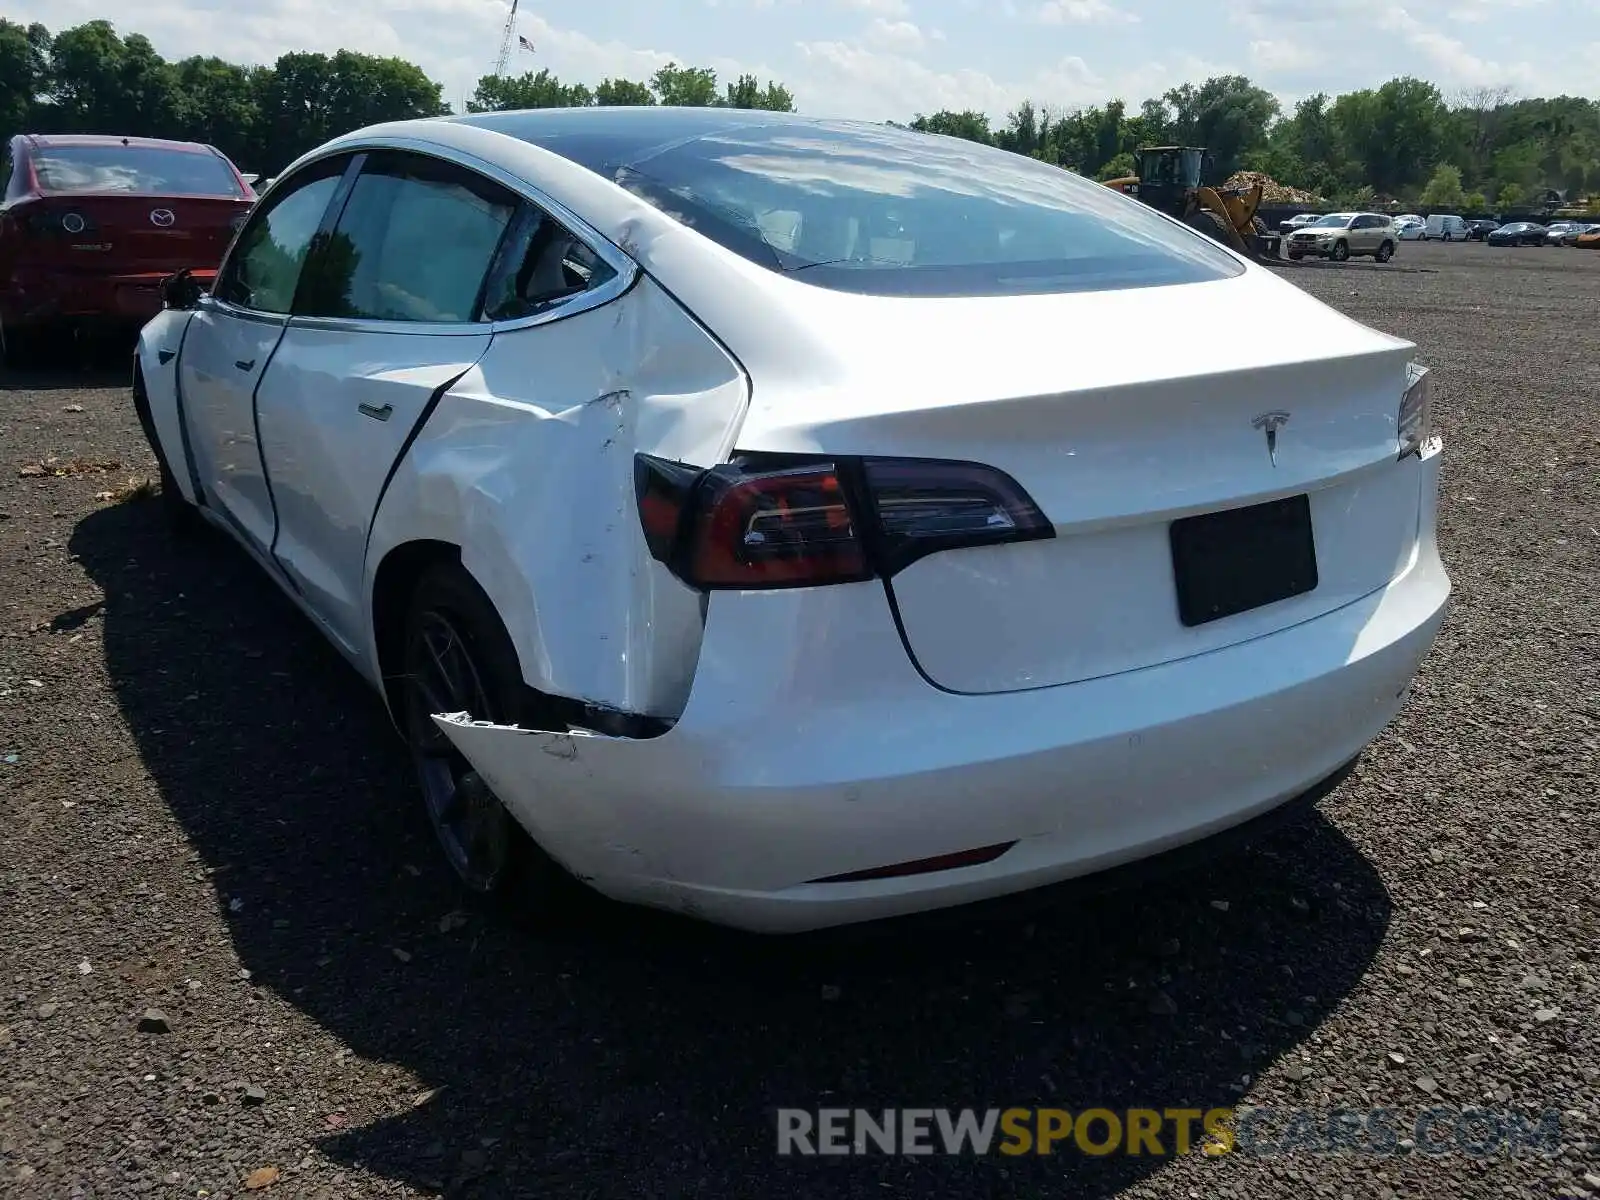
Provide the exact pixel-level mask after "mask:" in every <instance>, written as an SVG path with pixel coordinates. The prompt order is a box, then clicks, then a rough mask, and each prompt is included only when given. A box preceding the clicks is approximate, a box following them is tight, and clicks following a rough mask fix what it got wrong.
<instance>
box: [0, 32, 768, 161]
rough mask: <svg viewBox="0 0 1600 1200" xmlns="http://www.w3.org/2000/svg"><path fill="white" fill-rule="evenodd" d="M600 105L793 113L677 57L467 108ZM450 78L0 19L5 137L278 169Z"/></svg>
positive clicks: (415, 101) (502, 92)
mask: <svg viewBox="0 0 1600 1200" xmlns="http://www.w3.org/2000/svg"><path fill="white" fill-rule="evenodd" d="M594 104H684V105H696V106H701V107H709V106H725V107H732V108H770V109H779V110H781V111H785V112H789V111H793V109H794V98H793V96H791V95H790V94H789V91H788V89H787V88H785V87H784V86H783V85H782V84H779V83H762V82H761V81H760V80H758V79H756V78H755V77H754V76H753V75H744V76H741V77H740V78H739V79H738V80H736V81H734V82H732V83H728V84H726V85H721V86H719V84H718V80H717V75H716V72H715V71H712V70H711V69H709V68H707V67H685V66H680V65H678V64H677V63H670V64H668V65H667V66H665V67H663V68H661V69H660V70H659V71H657V72H656V73H655V74H654V75H653V76H652V77H651V78H650V80H649V81H648V82H639V81H636V80H631V79H606V80H602V81H601V82H600V83H599V84H597V85H595V86H594V87H592V88H591V87H589V86H587V85H585V84H581V83H579V84H565V83H562V82H561V81H560V80H559V79H557V78H555V77H554V76H553V75H551V74H550V72H549V71H538V72H530V73H527V74H524V75H522V76H520V77H516V78H507V77H494V76H485V77H484V78H482V79H480V80H479V81H478V86H477V88H476V90H475V91H474V93H473V96H472V98H471V99H470V100H468V101H467V103H466V107H467V111H469V112H484V111H488V110H491V109H506V108H551V107H565V106H569V105H583V106H587V105H594ZM450 112H451V106H450V105H449V104H448V103H446V101H445V99H444V96H443V86H442V85H441V84H438V83H435V82H434V81H433V80H431V79H429V78H428V76H427V74H426V73H425V72H424V71H423V70H422V68H421V67H418V66H417V65H416V64H414V63H410V62H407V61H405V60H404V59H400V58H381V57H376V56H374V55H370V54H358V53H356V52H355V51H351V50H340V51H339V52H338V53H336V54H332V55H329V54H307V53H295V54H285V55H283V56H282V57H280V58H279V59H278V61H277V62H275V63H273V64H272V65H271V66H241V65H240V64H238V63H230V62H225V61H224V60H222V59H220V58H206V57H201V56H195V57H193V58H186V59H183V60H181V61H179V62H168V61H167V60H165V59H164V58H162V57H161V55H159V54H157V53H156V50H155V47H154V46H152V45H151V44H150V40H149V39H148V38H146V37H144V36H143V35H142V34H137V33H133V34H129V35H127V36H126V37H124V36H121V35H120V34H118V33H117V31H116V29H115V28H114V27H113V26H112V24H111V22H109V21H90V22H88V23H87V24H84V25H79V26H76V27H75V28H72V29H64V30H62V31H61V32H59V33H56V34H52V33H51V32H50V31H49V30H48V29H47V28H46V27H45V26H43V25H39V24H34V25H27V26H24V25H19V24H17V23H16V22H14V21H8V20H5V19H4V18H0V139H3V141H9V140H10V139H11V137H12V135H14V134H17V133H24V132H26V133H117V134H122V135H125V136H129V137H163V138H176V139H179V140H182V141H194V142H204V143H206V144H208V145H212V146H215V147H217V149H219V150H221V151H222V152H223V153H224V154H226V155H227V156H228V157H229V158H231V159H232V160H233V161H234V162H235V163H237V164H238V165H239V167H240V168H241V169H242V170H247V171H257V172H260V173H262V174H266V175H272V174H275V173H277V172H278V171H280V170H282V169H283V167H284V166H286V165H287V164H288V163H290V162H292V161H293V160H294V159H296V158H298V157H299V156H300V155H301V154H303V153H305V152H306V151H307V150H311V149H313V148H315V147H316V146H319V145H321V144H322V143H323V142H325V141H327V140H328V139H329V138H333V137H337V136H339V135H340V134H342V133H348V132H349V131H350V130H352V129H360V128H361V127H363V126H365V125H374V124H377V123H379V122H381V121H399V120H405V119H407V118H411V117H433V116H445V115H447V114H449V113H450Z"/></svg>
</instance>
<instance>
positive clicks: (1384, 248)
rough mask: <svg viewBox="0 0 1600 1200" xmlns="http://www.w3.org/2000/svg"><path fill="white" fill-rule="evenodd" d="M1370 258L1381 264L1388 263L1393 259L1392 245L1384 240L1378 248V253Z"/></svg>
mask: <svg viewBox="0 0 1600 1200" xmlns="http://www.w3.org/2000/svg"><path fill="white" fill-rule="evenodd" d="M1372 257H1373V258H1375V259H1377V260H1378V261H1379V262H1381V263H1385V262H1388V261H1389V260H1390V259H1391V258H1393V257H1394V243H1393V242H1391V241H1389V240H1388V239H1387V238H1385V239H1384V241H1383V244H1382V245H1380V246H1379V247H1378V252H1377V253H1376V254H1374V255H1373V256H1372Z"/></svg>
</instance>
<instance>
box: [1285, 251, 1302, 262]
mask: <svg viewBox="0 0 1600 1200" xmlns="http://www.w3.org/2000/svg"><path fill="white" fill-rule="evenodd" d="M1288 255H1289V261H1290V262H1299V261H1300V260H1301V259H1302V258H1304V257H1305V255H1304V254H1301V253H1300V251H1298V250H1290V251H1288Z"/></svg>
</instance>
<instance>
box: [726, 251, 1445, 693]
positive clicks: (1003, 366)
mask: <svg viewBox="0 0 1600 1200" xmlns="http://www.w3.org/2000/svg"><path fill="white" fill-rule="evenodd" d="M804 290H805V291H815V290H816V289H809V288H808V289H804ZM841 299H843V300H846V301H847V302H846V303H844V304H837V303H833V304H827V305H824V304H821V303H818V302H816V301H815V299H814V298H812V297H799V303H798V305H797V309H798V310H799V311H797V312H796V319H797V324H796V326H795V329H796V331H797V337H798V339H799V344H797V343H795V342H791V343H789V344H788V345H787V347H786V348H785V350H784V351H783V353H784V355H785V357H786V358H787V359H788V360H789V361H791V362H793V361H795V357H796V355H799V354H802V353H809V354H814V355H815V356H817V357H816V361H817V364H818V365H817V367H816V369H815V372H814V374H813V378H812V380H811V384H812V390H811V391H810V393H809V395H807V396H805V397H801V396H798V395H789V394H786V391H787V388H788V387H794V386H796V385H795V384H794V383H792V382H788V383H787V387H786V388H783V389H779V388H776V387H772V388H769V387H767V386H766V383H765V380H764V378H763V373H762V371H761V370H760V369H759V367H757V366H753V367H752V377H753V379H754V380H755V388H754V395H755V402H754V404H753V405H752V409H751V412H750V415H749V417H748V419H747V421H746V424H745V426H744V427H743V429H742V430H741V433H740V437H739V440H738V446H739V448H740V449H742V450H783V451H821V452H823V453H827V454H840V455H846V454H883V455H909V456H926V457H931V458H956V459H965V460H969V461H975V462H980V463H984V464H987V465H989V466H992V467H998V468H1000V469H1001V470H1004V471H1006V472H1007V473H1008V474H1010V475H1011V476H1012V477H1013V478H1014V479H1016V480H1017V482H1018V483H1020V484H1021V485H1022V487H1023V488H1024V489H1026V490H1027V492H1028V493H1029V494H1030V495H1031V496H1032V498H1033V499H1034V501H1035V502H1036V503H1037V504H1038V505H1039V506H1040V508H1041V509H1042V510H1043V512H1044V513H1045V515H1046V516H1047V517H1048V518H1049V520H1050V521H1051V523H1052V525H1053V527H1054V530H1055V535H1056V536H1055V537H1054V538H1050V539H1046V540H1040V541H1033V542H1024V543H1018V544H1010V545H999V546H990V547H982V548H974V549H966V550H955V551H946V552H943V553H939V554H935V555H932V556H930V557H927V558H924V559H922V560H920V561H918V562H916V563H913V564H912V565H911V566H910V567H908V568H906V569H905V570H904V571H902V572H900V573H899V574H898V575H896V576H895V577H894V579H893V580H892V582H891V584H890V589H891V593H892V595H893V598H894V602H895V604H896V606H897V608H898V609H899V613H900V619H901V625H902V629H903V632H904V636H905V639H906V643H907V649H908V651H909V652H910V654H911V655H912V657H913V658H915V659H916V661H917V662H918V664H919V666H920V667H921V668H922V670H923V671H924V673H925V674H926V675H927V676H928V677H929V679H930V680H932V681H933V682H934V683H935V684H937V685H939V686H940V687H943V688H946V689H948V690H951V691H957V692H973V693H986V692H1001V691H1010V690H1019V689H1025V688H1031V687H1044V686H1050V685H1054V684H1062V683H1070V682H1074V681H1078V680H1083V679H1089V678H1094V677H1096V676H1101V675H1107V674H1112V673H1116V672H1119V671H1126V670H1133V669H1137V668H1139V667H1143V666H1149V665H1153V664H1155V663H1159V662H1165V661H1169V660H1172V659H1177V658H1183V657H1187V656H1189V655H1194V654H1200V653H1204V652H1206V651H1209V650H1214V649H1218V648H1220V647H1222V646H1226V645H1229V644H1233V643H1236V642H1240V641H1244V640H1248V639H1250V638H1253V637H1258V636H1261V635H1263V634H1266V633H1270V632H1273V631H1275V630H1277V629H1281V628H1284V627H1286V626H1289V625H1293V624H1296V623H1298V622H1300V621H1304V620H1308V619H1310V618H1312V617H1315V616H1318V615H1320V614H1322V613H1325V612H1328V611H1331V610H1332V609H1334V608H1337V607H1339V606H1341V605H1343V604H1346V603H1349V602H1350V601H1352V600H1355V599H1356V598H1358V597H1359V596H1362V595H1365V594H1367V593H1369V592H1371V591H1373V590H1375V589H1377V588H1381V587H1382V586H1384V585H1385V584H1386V583H1387V582H1388V581H1389V580H1390V579H1392V578H1393V577H1394V576H1395V575H1396V574H1398V573H1400V572H1401V571H1402V570H1403V569H1404V567H1405V565H1406V563H1407V562H1408V561H1409V557H1410V555H1411V554H1412V552H1413V548H1414V544H1415V540H1416V532H1417V516H1418V511H1419V500H1418V487H1417V479H1416V472H1415V471H1413V470H1409V469H1408V467H1409V466H1411V465H1413V464H1410V463H1405V464H1402V463H1397V462H1396V420H1397V415H1398V408H1399V404H1400V400H1401V395H1402V391H1403V388H1404V385H1405V364H1406V362H1407V361H1408V360H1409V359H1410V358H1411V357H1412V351H1413V347H1412V346H1411V345H1410V344H1409V343H1406V342H1403V341H1400V340H1397V339H1394V338H1390V337H1387V336H1385V335H1382V334H1379V333H1376V332H1374V331H1372V330H1370V329H1367V328H1366V327H1365V326H1361V325H1359V324H1357V323H1355V322H1353V321H1350V320H1348V319H1347V318H1345V317H1343V316H1342V315H1340V314H1338V313H1336V312H1334V311H1333V310H1331V309H1329V308H1327V307H1326V306H1324V305H1322V304H1321V303H1320V302H1318V301H1315V300H1313V299H1311V298H1310V297H1309V296H1307V295H1306V294H1305V293H1303V292H1301V291H1300V290H1299V289H1298V288H1296V287H1294V286H1293V285H1290V284H1286V283H1284V282H1283V281H1281V280H1278V279H1276V278H1273V277H1272V276H1271V275H1270V274H1268V273H1267V272H1265V271H1255V270H1252V271H1250V272H1247V273H1246V274H1245V275H1244V276H1241V277H1240V278H1238V279H1234V280H1227V281H1223V282H1220V283H1207V284H1195V285H1186V286H1183V287H1174V288H1159V289H1158V288H1151V289H1140V290H1135V291H1123V292H1110V293H1097V294H1091V295H1064V296H1047V297H1026V298H1024V297H1015V298H1010V297H1008V298H1002V299H997V300H972V301H967V300H940V301H907V302H894V301H890V302H885V301H882V300H877V301H873V302H872V303H873V305H874V306H883V307H882V308H880V309H879V311H877V312H876V313H875V314H874V313H869V312H868V310H867V308H866V307H865V306H861V308H860V311H859V312H852V311H851V310H852V309H853V308H855V307H857V306H856V305H855V304H854V303H853V301H854V298H851V297H839V296H830V300H832V301H838V300H841ZM807 310H809V311H807ZM824 313H828V314H829V315H828V316H824V315H823V314H824ZM1252 326H1254V327H1256V328H1259V329H1261V330H1264V331H1265V332H1266V334H1267V336H1262V334H1261V333H1258V332H1254V330H1253V329H1252ZM1274 329H1282V330H1283V331H1284V332H1283V333H1282V334H1281V335H1278V336H1272V331H1273V330H1274ZM735 348H736V349H740V348H739V347H735ZM754 352H755V353H756V354H757V356H759V351H754ZM741 353H742V351H741ZM1274 414H1276V415H1274ZM1268 426H1273V427H1274V428H1273V433H1274V438H1273V441H1274V445H1273V446H1272V448H1271V452H1269V447H1268V438H1267V427H1268ZM1302 496H1303V497H1306V498H1307V499H1306V500H1305V501H1301V500H1299V499H1297V498H1298V497H1302ZM1283 500H1287V501H1288V506H1289V507H1292V506H1294V505H1301V504H1303V505H1304V506H1305V508H1307V509H1308V510H1309V515H1310V524H1311V528H1312V535H1311V536H1312V538H1313V540H1314V552H1315V577H1314V579H1304V578H1303V579H1301V580H1299V590H1298V591H1297V592H1294V593H1292V594H1288V595H1286V596H1285V597H1284V598H1282V599H1277V600H1274V601H1272V602H1269V603H1265V604H1262V605H1260V606H1259V607H1252V608H1250V609H1248V611H1240V612H1236V613H1233V614H1231V615H1224V616H1221V617H1220V618H1218V619H1210V620H1205V621H1204V622H1203V623H1196V624H1186V623H1185V621H1184V618H1183V615H1182V613H1181V612H1180V604H1179V585H1178V581H1177V579H1178V574H1179V568H1178V567H1177V566H1176V565H1175V550H1174V543H1173V534H1172V532H1171V527H1172V526H1173V523H1174V522H1181V521H1182V520H1183V519H1184V518H1188V517H1193V516H1196V515H1197V514H1210V513H1218V512H1223V511H1226V510H1232V509H1239V508H1244V507H1248V506H1252V505H1257V504H1264V503H1268V502H1274V501H1283ZM1279 507H1280V508H1281V507H1285V506H1281V505H1280V506H1279ZM1281 515H1282V514H1279V516H1280V517H1281ZM1258 524H1259V523H1258ZM1267 524H1269V525H1270V524H1271V522H1270V521H1268V522H1267ZM1212 532H1213V533H1216V532H1217V531H1215V530H1213V531H1212ZM1247 532H1248V531H1247ZM1249 536H1250V537H1251V538H1255V537H1256V536H1257V534H1255V533H1250V534H1249ZM1221 537H1222V541H1221V542H1218V541H1217V540H1216V539H1215V538H1213V539H1212V541H1211V542H1210V543H1209V544H1208V545H1206V544H1203V545H1202V546H1201V549H1200V550H1199V551H1198V553H1200V555H1201V559H1202V560H1203V561H1202V562H1201V565H1200V566H1199V567H1195V566H1192V565H1191V566H1186V567H1184V568H1183V571H1184V572H1185V582H1186V587H1188V588H1189V590H1190V591H1191V592H1192V580H1193V577H1194V573H1195V572H1196V571H1201V572H1204V571H1205V570H1208V569H1209V570H1211V571H1212V573H1213V574H1217V573H1218V568H1217V567H1216V566H1215V564H1217V563H1220V562H1221V557H1220V556H1226V555H1227V554H1228V553H1230V547H1234V546H1237V547H1241V548H1242V547H1245V546H1247V545H1249V544H1251V543H1250V542H1249V541H1247V540H1245V539H1243V538H1242V537H1241V536H1240V535H1239V534H1238V531H1233V532H1230V531H1228V530H1223V531H1222V532H1221ZM1203 542H1204V539H1202V543H1203ZM1195 552H1196V551H1194V550H1193V548H1191V550H1190V551H1189V553H1190V555H1191V557H1192V555H1193V554H1194V553H1195ZM1241 552H1243V551H1242V550H1241ZM1258 553H1259V555H1261V556H1265V558H1267V559H1272V560H1276V559H1277V558H1278V557H1280V556H1281V555H1282V554H1286V553H1288V551H1285V550H1284V549H1283V545H1282V542H1281V539H1280V540H1279V542H1277V543H1274V542H1273V541H1272V539H1271V537H1270V536H1269V537H1267V539H1266V540H1264V541H1261V542H1260V549H1259V551H1258ZM1208 556H1209V557H1208ZM1186 561H1187V560H1186ZM1206 562H1212V563H1213V566H1212V567H1210V568H1207V567H1206V565H1205V563H1206ZM1280 567H1281V564H1279V563H1277V562H1276V561H1259V562H1258V561H1256V560H1255V559H1253V558H1251V557H1250V556H1249V555H1248V554H1246V555H1245V557H1244V558H1243V559H1242V560H1241V561H1240V562H1239V563H1235V564H1233V565H1232V566H1231V567H1229V568H1228V569H1229V570H1234V571H1236V572H1237V573H1238V574H1240V576H1241V579H1240V580H1239V581H1238V582H1240V583H1241V585H1244V584H1248V583H1249V580H1248V579H1244V578H1242V577H1243V576H1252V575H1258V574H1263V573H1264V574H1269V575H1270V574H1272V573H1273V572H1276V571H1279V570H1280ZM1284 569H1286V568H1284ZM1222 574H1223V576H1224V578H1222V580H1221V582H1220V584H1219V582H1218V580H1216V579H1213V580H1212V584H1213V586H1224V587H1225V586H1227V585H1228V579H1227V578H1226V574H1227V573H1226V571H1224V572H1222ZM1302 574H1303V572H1302ZM1308 584H1309V585H1311V586H1307V585H1308ZM1246 590H1248V588H1246Z"/></svg>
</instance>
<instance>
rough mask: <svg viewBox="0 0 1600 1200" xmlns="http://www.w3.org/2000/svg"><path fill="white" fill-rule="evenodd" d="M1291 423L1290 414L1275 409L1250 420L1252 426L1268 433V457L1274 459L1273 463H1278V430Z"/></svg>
mask: <svg viewBox="0 0 1600 1200" xmlns="http://www.w3.org/2000/svg"><path fill="white" fill-rule="evenodd" d="M1288 423H1289V414H1288V413H1286V412H1283V411H1282V410H1278V409H1275V410H1274V411H1272V412H1264V413H1262V414H1261V415H1260V416H1259V417H1256V418H1255V419H1254V420H1253V421H1251V422H1250V428H1252V429H1259V430H1261V432H1262V433H1264V434H1266V435H1267V457H1268V458H1270V459H1271V460H1272V465H1273V466H1277V465H1278V430H1280V429H1282V428H1283V427H1284V426H1285V425H1287V424H1288Z"/></svg>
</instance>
